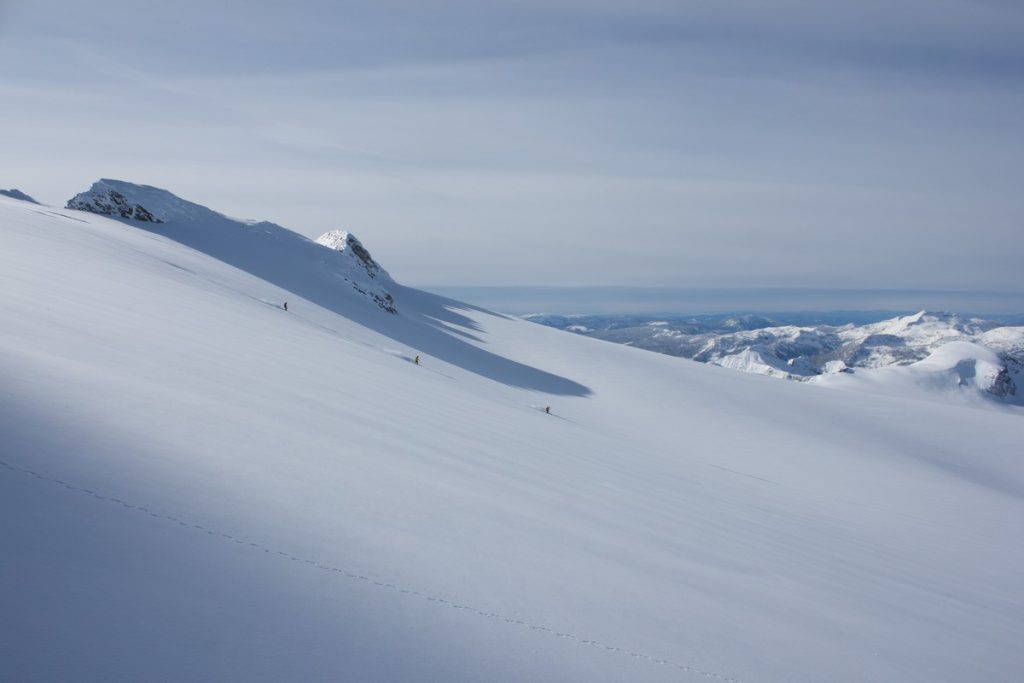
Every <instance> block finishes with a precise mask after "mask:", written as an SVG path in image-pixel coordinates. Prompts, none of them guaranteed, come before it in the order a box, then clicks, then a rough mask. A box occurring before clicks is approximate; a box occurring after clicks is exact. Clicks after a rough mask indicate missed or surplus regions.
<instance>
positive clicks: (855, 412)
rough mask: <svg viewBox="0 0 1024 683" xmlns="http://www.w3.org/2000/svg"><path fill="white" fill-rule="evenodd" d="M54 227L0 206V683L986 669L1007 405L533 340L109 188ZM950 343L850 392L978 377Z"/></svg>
mask: <svg viewBox="0 0 1024 683" xmlns="http://www.w3.org/2000/svg"><path fill="white" fill-rule="evenodd" d="M111 192H115V193H117V195H118V197H119V198H117V197H114V196H113V195H112V194H111ZM71 205H72V206H75V207H78V209H80V210H75V209H62V208H51V207H47V206H41V205H37V204H33V203H30V202H27V201H23V200H19V199H15V198H11V197H7V196H0V320H2V326H0V511H2V519H3V523H2V524H0V549H2V554H0V558H2V559H0V624H2V629H0V632H2V637H0V680H4V681H66V680H75V681H285V680H287V681H587V682H591V681H630V682H632V681H707V680H713V681H743V682H745V683H758V682H776V681H777V682H782V681H787V682H793V681H806V682H812V681H813V682H819V681H840V682H841V681H851V682H852V681H920V682H934V681H1005V682H1007V683H1009V682H1013V681H1019V680H1022V679H1024V648H1021V646H1020V644H1021V642H1024V579H1022V577H1024V545H1022V544H1021V542H1020V539H1021V538H1024V462H1022V458H1024V448H1022V443H1024V419H1021V415H1020V412H1019V411H1017V410H1016V408H1015V407H1013V406H1008V407H1006V408H1005V410H991V409H984V410H981V409H975V408H972V407H964V406H962V405H955V404H952V403H943V402H935V401H922V400H919V399H918V397H917V396H916V395H911V394H902V393H895V394H893V393H886V392H877V391H873V390H872V389H871V388H870V387H868V388H867V389H866V390H865V391H859V390H856V391H855V390H850V391H832V390H827V389H825V388H821V387H815V386H809V385H808V384H806V383H798V382H782V381H778V380H776V379H773V378H770V377H763V376H759V375H757V374H750V373H742V372H735V371H732V370H729V369H726V368H722V367H717V366H715V365H713V364H701V363H689V362H681V361H680V359H678V358H673V357H670V356H667V355H661V354H655V353H649V352H647V351H644V350H641V349H637V348H631V347H629V346H624V345H615V344H607V343H604V342H603V341H601V340H598V339H592V338H589V337H587V336H581V335H577V334H567V333H565V332H562V331H560V330H555V329H551V328H548V327H544V326H542V325H536V324H532V323H530V322H527V321H524V320H521V319H517V318H513V317H509V316H504V315H500V314H497V313H492V312H489V311H486V310H482V309H480V308H477V307H474V306H472V305H468V304H464V303H460V302H457V301H453V300H450V299H445V298H442V297H438V296H435V295H432V294H429V293H426V292H423V291H419V290H416V289H412V288H409V287H405V286H402V285H400V284H398V283H397V282H396V281H395V280H394V279H392V278H391V277H390V276H389V275H388V274H387V272H386V271H385V270H384V269H383V268H382V267H381V266H380V265H379V264H377V263H376V261H374V260H373V259H372V258H371V257H370V256H369V251H367V249H366V248H365V247H363V246H362V244H360V243H359V242H358V241H357V240H354V238H351V239H350V235H348V234H347V233H340V232H338V233H329V234H328V235H327V236H325V237H324V238H321V240H319V242H320V243H317V242H316V241H313V240H309V239H306V238H305V237H301V236H300V235H297V234H296V233H293V232H290V231H288V230H286V229H284V228H282V227H280V226H277V225H274V224H271V223H253V222H247V221H237V220H233V219H230V218H227V217H225V216H223V215H221V214H218V213H216V212H213V211H210V210H209V209H205V208H203V207H200V206H198V205H195V204H191V203H189V202H185V201H183V200H181V199H179V198H177V197H175V196H174V195H172V194H170V193H167V192H164V191H163V190H156V189H154V188H149V187H145V186H138V185H132V184H129V183H122V182H117V181H101V182H100V183H98V184H97V185H94V186H93V188H92V189H91V190H90V191H89V192H87V193H84V194H83V195H79V196H78V197H76V198H75V199H74V200H72V202H71ZM81 209H84V210H81ZM140 209H141V211H140ZM331 227H336V226H331ZM367 243H368V244H369V246H370V247H371V248H372V240H368V241H367ZM356 245H358V248H356ZM285 302H287V303H288V308H287V310H285V309H284V306H283V305H284V303H285ZM981 334H984V335H991V336H992V337H993V339H990V340H989V341H991V342H993V343H995V342H996V341H997V340H1002V341H1001V342H1000V343H1005V344H1008V345H1012V344H1015V343H1017V342H1016V341H1015V340H1016V337H1015V336H1014V335H1012V334H1010V333H1008V332H1006V331H1005V330H1004V331H1002V332H997V331H996V330H990V331H982V332H981ZM797 341H799V340H797ZM952 341H957V343H958V344H966V345H967V346H964V347H960V346H958V347H953V348H949V347H948V346H943V347H942V349H940V350H942V351H943V354H945V349H949V354H946V355H942V356H940V357H935V356H934V354H932V356H931V358H930V360H929V361H928V362H930V363H932V365H931V366H929V368H924V369H921V368H916V369H915V365H906V366H903V367H883V368H879V369H878V370H879V371H894V372H895V371H900V372H905V373H908V374H909V375H910V377H909V379H907V378H903V379H907V381H908V382H910V383H924V384H928V382H930V381H931V380H930V379H929V377H932V376H933V375H934V373H936V372H937V373H940V374H942V375H943V376H948V379H949V381H950V382H955V383H964V384H971V383H974V386H979V385H980V384H983V383H984V381H986V379H985V378H987V377H989V376H990V375H991V373H992V372H994V370H995V368H996V366H997V365H998V362H997V361H998V360H999V359H1000V356H999V355H998V353H997V352H995V351H992V347H991V345H986V344H980V343H979V342H978V341H977V339H976V338H972V339H970V340H964V339H961V340H952ZM968 347H970V348H968ZM965 354H966V355H967V356H970V357H971V358H973V359H974V362H973V364H964V363H963V362H962V361H963V359H964V356H965ZM947 355H948V356H949V357H947ZM925 357H928V354H926V355H925ZM417 358H418V360H419V363H418V364H417V363H416V362H415V361H416V360H417ZM762 360H764V359H763V358H762ZM837 360H839V359H838V358H837ZM744 362H750V363H756V359H755V358H754V357H753V355H752V354H748V357H747V358H746V359H745V360H744ZM839 374H842V375H846V374H849V373H839ZM924 375H928V377H925V376H924ZM851 377H852V378H853V379H857V378H859V377H861V372H860V370H859V369H858V370H857V371H856V372H854V373H853V374H852V375H851ZM901 381H902V379H901ZM958 386H959V384H958ZM545 408H550V414H549V413H548V412H546V411H545Z"/></svg>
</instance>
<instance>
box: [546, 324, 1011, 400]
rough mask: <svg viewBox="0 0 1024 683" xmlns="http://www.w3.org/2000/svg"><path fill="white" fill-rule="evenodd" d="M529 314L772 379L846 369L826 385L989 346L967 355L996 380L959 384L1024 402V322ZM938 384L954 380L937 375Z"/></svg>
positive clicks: (891, 377)
mask: <svg viewBox="0 0 1024 683" xmlns="http://www.w3.org/2000/svg"><path fill="white" fill-rule="evenodd" d="M528 319H531V320H534V321H536V322H540V323H542V324H546V325H549V326H552V327H559V328H561V329H565V330H568V331H571V332H576V333H578V334H585V335H587V336H592V337H597V338H599V339H605V340H608V341H614V342H619V343H628V344H630V345H632V346H637V347H639V348H644V349H648V350H652V351H659V352H661V353H666V354H669V355H674V356H682V357H684V358H690V359H692V360H696V361H699V362H702V363H712V364H715V365H720V366H722V367H726V368H731V369H734V370H742V371H744V372H753V373H757V374H762V375H770V376H772V377H780V378H784V379H794V380H801V381H807V380H814V381H818V378H819V376H822V375H833V374H835V373H843V375H844V376H843V377H839V378H833V379H829V380H828V381H827V382H826V384H828V385H829V386H838V387H845V386H849V387H850V388H855V387H860V386H863V385H862V383H860V382H852V381H848V377H847V375H850V374H853V373H854V372H856V373H859V374H864V372H865V371H868V370H872V369H876V368H887V367H891V366H910V365H912V364H913V365H915V366H916V370H915V372H918V373H920V372H926V371H927V370H926V369H927V368H935V367H938V366H936V365H935V364H934V363H933V362H925V361H926V360H927V359H929V358H931V356H932V355H934V354H937V353H938V354H939V356H938V358H942V359H948V358H950V357H951V355H950V354H956V353H959V354H963V353H965V352H966V351H967V350H968V349H977V348H980V349H982V351H979V352H978V353H974V354H973V355H970V354H969V357H961V358H960V360H962V361H969V362H975V361H977V362H990V361H991V360H992V358H993V357H994V358H995V359H996V360H995V361H992V362H995V363H996V364H997V365H998V368H999V372H998V373H997V377H996V378H994V379H993V381H992V382H990V383H988V384H986V385H984V386H982V385H979V384H977V383H976V382H971V383H968V384H964V385H959V384H958V385H957V386H958V387H959V386H963V387H964V388H966V389H968V391H973V390H974V389H978V390H980V391H982V392H983V393H985V394H988V395H989V396H991V397H994V398H997V399H999V400H1000V401H1003V402H1010V403H1018V404H1020V403H1024V384H1022V383H1021V382H1022V379H1021V368H1022V366H1024V327H1014V326H998V324H997V323H995V322H992V321H986V320H981V319H978V318H967V319H965V318H963V317H961V316H958V315H956V314H952V313H930V312H926V311H920V312H918V313H915V314H914V315H907V316H900V317H896V318H892V319H888V320H883V321H880V322H873V323H867V324H861V325H855V324H846V325H832V324H819V325H806V324H804V325H792V324H789V325H787V324H780V323H778V322H775V321H774V320H772V319H770V318H765V317H760V316H750V315H747V316H729V317H714V316H707V317H705V318H704V319H682V320H671V321H669V320H645V319H636V318H632V317H626V318H625V320H620V319H619V318H618V317H615V316H605V317H602V316H586V317H581V316H570V317H563V316H528ZM954 342H957V343H967V344H968V346H962V345H961V346H954V347H951V348H950V349H949V350H948V351H947V352H942V353H939V352H940V351H942V349H943V347H945V346H946V345H948V344H951V343H954ZM943 362H944V361H943ZM940 374H942V373H940ZM880 377H884V378H887V381H892V382H900V381H902V379H901V378H904V377H905V374H904V373H899V372H897V373H888V372H887V373H882V375H881V376H880ZM915 384H918V385H920V383H917V382H915ZM877 386H878V387H881V386H882V385H881V384H878V385H877ZM933 386H936V387H938V386H947V383H946V382H945V381H944V380H942V379H939V378H936V382H935V383H933ZM939 393H942V394H948V392H945V391H943V392H939ZM957 393H959V391H955V392H953V394H957Z"/></svg>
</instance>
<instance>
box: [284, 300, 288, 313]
mask: <svg viewBox="0 0 1024 683" xmlns="http://www.w3.org/2000/svg"><path fill="white" fill-rule="evenodd" d="M284 310H286V311H287V310H288V302H287V301H285V302H284Z"/></svg>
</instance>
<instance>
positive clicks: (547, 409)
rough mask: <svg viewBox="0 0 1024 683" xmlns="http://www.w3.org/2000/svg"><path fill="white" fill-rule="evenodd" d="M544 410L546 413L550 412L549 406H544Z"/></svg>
mask: <svg viewBox="0 0 1024 683" xmlns="http://www.w3.org/2000/svg"><path fill="white" fill-rule="evenodd" d="M544 412H545V413H547V414H548V415H550V414H551V406H544Z"/></svg>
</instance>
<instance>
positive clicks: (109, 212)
mask: <svg viewBox="0 0 1024 683" xmlns="http://www.w3.org/2000/svg"><path fill="white" fill-rule="evenodd" d="M115 184H116V181H109V180H106V179H104V180H101V181H99V182H98V183H94V184H93V186H92V187H91V188H89V190H88V192H82V193H81V194H77V195H75V196H74V197H72V198H71V199H69V200H68V203H67V208H69V209H77V210H78V211H89V212H90V213H98V214H102V215H104V216H114V217H120V218H128V219H131V220H134V221H142V222H144V223H163V222H164V221H163V219H162V218H158V217H157V216H154V215H153V213H152V212H151V211H150V210H149V209H147V208H146V207H144V206H142V205H141V204H138V203H136V202H134V201H132V200H131V199H129V198H128V197H126V196H125V194H124V193H123V192H122V191H121V190H119V189H118V188H117V187H115Z"/></svg>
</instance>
